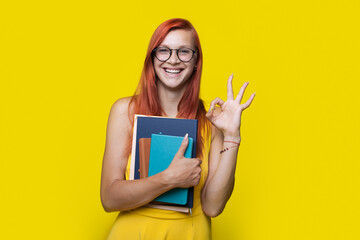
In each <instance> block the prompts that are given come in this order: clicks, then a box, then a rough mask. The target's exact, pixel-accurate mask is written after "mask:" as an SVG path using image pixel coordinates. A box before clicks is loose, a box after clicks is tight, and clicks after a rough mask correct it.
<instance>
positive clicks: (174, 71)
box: [165, 69, 181, 73]
mask: <svg viewBox="0 0 360 240" xmlns="http://www.w3.org/2000/svg"><path fill="white" fill-rule="evenodd" d="M165 72H167V73H179V72H181V70H175V69H165Z"/></svg>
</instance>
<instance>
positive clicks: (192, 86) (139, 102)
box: [129, 18, 210, 158]
mask: <svg viewBox="0 0 360 240" xmlns="http://www.w3.org/2000/svg"><path fill="white" fill-rule="evenodd" d="M176 29H183V30H188V31H190V32H191V34H192V37H193V40H194V43H195V47H196V48H197V59H196V64H195V66H196V71H194V72H193V74H192V75H191V77H190V79H189V80H188V84H187V87H186V90H185V92H184V94H183V96H182V98H181V100H180V102H179V104H178V114H177V116H176V117H177V118H188V119H198V138H197V139H198V140H197V143H196V144H197V147H196V148H197V149H198V150H197V157H200V158H201V157H202V156H203V148H204V142H205V138H207V137H208V135H207V134H205V133H208V132H209V131H208V130H209V127H210V122H209V121H208V120H207V118H206V116H205V114H206V110H205V107H204V103H203V101H202V100H201V99H200V98H199V94H200V79H201V72H202V63H203V56H202V50H201V45H200V40H199V36H198V34H197V32H196V30H195V28H194V27H193V25H192V24H191V23H190V22H189V21H188V20H185V19H181V18H173V19H169V20H167V21H165V22H163V23H162V24H160V26H159V27H158V28H157V29H156V30H155V32H154V33H153V35H152V37H151V40H150V43H149V47H148V50H147V54H146V58H145V62H144V68H143V70H142V74H141V78H140V82H139V85H138V87H137V89H136V92H135V94H134V95H133V97H132V98H131V101H130V103H129V117H130V121H131V123H132V124H134V123H133V119H134V114H143V115H153V116H162V115H163V114H165V113H164V111H163V109H162V107H161V105H160V104H159V103H160V100H159V96H158V90H157V86H156V74H155V70H154V64H153V60H154V59H153V58H154V56H153V54H152V53H153V50H154V49H155V48H156V47H158V46H159V45H160V44H161V43H162V42H163V41H164V39H165V37H166V36H167V34H168V33H169V32H170V31H172V30H176ZM130 106H132V108H130ZM130 109H131V111H130Z"/></svg>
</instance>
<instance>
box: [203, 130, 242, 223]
mask: <svg viewBox="0 0 360 240" xmlns="http://www.w3.org/2000/svg"><path fill="white" fill-rule="evenodd" d="M224 139H225V140H229V139H231V140H230V141H232V142H236V143H239V144H240V137H238V138H235V137H232V138H229V137H224ZM226 148H228V150H225V151H224V152H223V153H221V154H220V155H219V158H220V159H219V161H218V165H217V167H216V170H215V172H214V174H213V175H212V177H211V179H208V183H207V184H206V186H205V187H204V189H203V192H202V205H203V209H204V211H205V212H206V213H207V215H209V216H211V217H215V216H217V215H219V214H220V213H221V212H222V211H223V209H224V208H225V205H226V203H227V201H228V200H229V198H230V196H231V193H232V191H233V188H234V183H235V169H236V162H237V154H238V148H239V145H237V144H234V143H229V142H224V143H223V147H222V149H226Z"/></svg>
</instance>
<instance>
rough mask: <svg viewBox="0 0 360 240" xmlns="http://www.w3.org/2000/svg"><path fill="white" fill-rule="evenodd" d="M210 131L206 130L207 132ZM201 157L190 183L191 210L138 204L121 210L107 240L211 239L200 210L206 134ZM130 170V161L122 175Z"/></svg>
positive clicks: (207, 221)
mask: <svg viewBox="0 0 360 240" xmlns="http://www.w3.org/2000/svg"><path fill="white" fill-rule="evenodd" d="M209 135H210V134H209ZM204 147H205V149H204V154H203V155H204V157H203V159H202V164H201V169H202V171H201V178H200V182H199V184H198V185H197V186H195V187H194V203H193V208H192V214H188V213H181V212H175V211H170V210H162V209H155V208H149V207H139V208H136V209H133V210H129V211H121V212H120V213H119V215H118V216H117V218H116V220H115V222H114V224H113V226H112V229H111V231H110V233H109V235H108V238H107V239H108V240H119V239H124V240H135V239H136V240H165V239H166V240H177V239H181V240H189V239H196V240H209V239H211V218H210V217H208V216H206V215H205V214H204V212H203V211H202V207H201V201H200V194H201V189H202V188H203V186H204V183H205V180H206V178H207V174H208V155H209V154H208V153H209V149H210V138H209V139H207V141H206V142H205V144H204ZM129 172H130V161H128V165H127V169H126V178H127V179H128V176H129Z"/></svg>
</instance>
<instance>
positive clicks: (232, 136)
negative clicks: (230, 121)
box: [224, 132, 241, 144]
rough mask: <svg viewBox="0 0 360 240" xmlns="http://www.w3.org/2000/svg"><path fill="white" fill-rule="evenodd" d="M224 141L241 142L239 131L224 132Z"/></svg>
mask: <svg viewBox="0 0 360 240" xmlns="http://www.w3.org/2000/svg"><path fill="white" fill-rule="evenodd" d="M224 141H232V142H237V143H239V144H240V142H241V136H240V132H238V133H227V134H224Z"/></svg>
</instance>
